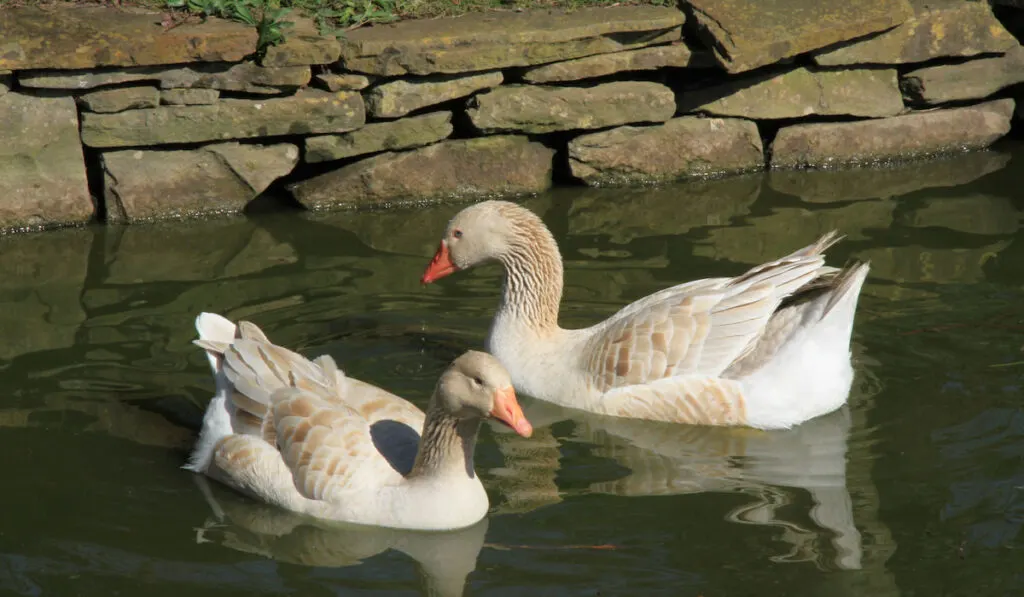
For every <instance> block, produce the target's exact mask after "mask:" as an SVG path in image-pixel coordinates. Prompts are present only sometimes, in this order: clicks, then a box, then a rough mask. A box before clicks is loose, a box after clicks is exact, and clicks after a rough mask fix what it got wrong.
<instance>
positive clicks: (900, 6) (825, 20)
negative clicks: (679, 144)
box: [687, 0, 913, 73]
mask: <svg viewBox="0 0 1024 597" xmlns="http://www.w3.org/2000/svg"><path fill="white" fill-rule="evenodd" d="M687 3H688V4H689V5H690V8H691V9H692V10H693V15H694V18H695V19H696V20H697V27H698V30H699V32H700V36H701V37H702V38H703V39H704V41H705V42H706V43H707V45H708V46H710V47H711V49H712V50H713V51H714V53H715V57H716V58H717V59H718V61H719V62H720V63H721V64H722V66H723V67H725V69H726V70H727V71H729V72H730V73H739V72H743V71H748V70H751V69H754V68H757V67H759V66H765V65H767V64H773V63H775V62H779V61H780V60H782V59H784V58H789V57H791V56H796V55H798V54H803V53H804V52H809V51H811V50H817V49H820V48H824V47H826V46H830V45H832V44H834V43H837V42H841V41H847V40H851V39H854V38H857V37H860V36H862V35H867V34H869V33H875V32H877V31H884V30H886V29H889V28H891V27H894V26H896V25H899V24H900V23H902V22H904V21H906V20H907V19H908V18H910V17H911V16H912V15H913V11H912V10H911V8H910V5H909V4H908V3H907V1H906V0H870V1H866V2H857V3H856V4H852V3H850V2H847V1H846V0H777V1H776V2H773V3H772V5H771V7H770V8H768V7H765V6H764V3H763V2H759V1H758V0H687Z"/></svg>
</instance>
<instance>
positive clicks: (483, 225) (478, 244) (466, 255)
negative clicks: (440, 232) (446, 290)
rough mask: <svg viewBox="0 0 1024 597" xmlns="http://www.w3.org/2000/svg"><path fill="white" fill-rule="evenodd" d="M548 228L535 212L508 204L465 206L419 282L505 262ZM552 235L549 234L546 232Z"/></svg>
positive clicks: (490, 203) (490, 202)
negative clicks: (490, 262)
mask: <svg viewBox="0 0 1024 597" xmlns="http://www.w3.org/2000/svg"><path fill="white" fill-rule="evenodd" d="M545 233H547V228H545V227H544V224H543V223H542V222H541V220H540V218H538V217H537V215H536V214H534V213H533V212H532V211H530V210H528V209H526V208H524V207H520V206H519V205H516V204H515V203H510V202H508V201H483V202H480V203H476V204H474V205H470V206H469V207H466V208H465V209H463V210H462V211H460V212H459V213H457V214H455V217H453V218H452V219H451V221H450V222H448V226H447V227H446V228H445V231H444V236H443V237H441V244H440V246H438V248H437V252H436V253H435V254H434V258H433V260H431V262H430V265H428V266H427V269H426V271H425V272H423V277H422V278H420V281H421V282H423V283H424V284H429V283H431V282H433V281H435V280H438V279H440V278H443V277H445V276H447V275H449V274H453V273H455V272H457V271H459V270H462V269H468V268H471V267H473V266H475V265H479V264H482V263H486V262H488V261H504V260H505V258H506V257H507V256H508V255H510V254H512V253H514V252H516V251H517V249H520V248H522V247H528V246H530V245H532V244H534V242H533V241H534V238H535V237H536V235H538V234H545ZM547 234H548V235H549V236H550V233H547Z"/></svg>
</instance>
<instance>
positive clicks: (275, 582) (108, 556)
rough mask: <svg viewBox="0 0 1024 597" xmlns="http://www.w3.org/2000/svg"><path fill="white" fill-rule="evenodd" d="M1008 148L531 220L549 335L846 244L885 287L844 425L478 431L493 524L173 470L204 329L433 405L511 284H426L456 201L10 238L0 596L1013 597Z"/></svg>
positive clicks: (0, 381) (465, 280) (1023, 431)
mask: <svg viewBox="0 0 1024 597" xmlns="http://www.w3.org/2000/svg"><path fill="white" fill-rule="evenodd" d="M1022 161H1024V153H1022V152H1021V151H1020V148H1016V147H1014V146H1012V145H1007V146H1004V148H1003V149H1002V150H1000V151H995V152H984V153H975V154H967V155H963V156H958V157H955V158H947V159H943V160H937V161H932V162H926V163H916V164H908V165H904V166H901V167H896V168H891V169H886V170H864V171H847V172H810V173H808V172H803V173H764V174H757V175H750V176H744V177H739V178H730V179H724V180H717V181H705V182H696V183H688V184H680V185H674V186H670V187H662V188H657V189H633V190H585V189H567V190H559V191H557V192H552V193H550V194H547V195H544V196H540V197H536V198H531V199H528V200H525V204H526V205H528V206H529V207H530V208H532V209H534V210H536V211H537V212H538V213H540V214H541V215H542V217H543V218H544V220H545V221H546V222H547V224H548V225H549V226H550V227H551V229H552V231H553V232H554V234H555V236H556V238H557V239H558V242H559V244H560V246H561V248H562V251H563V254H564V256H565V259H566V297H565V302H564V304H563V314H562V323H563V325H566V326H582V325H587V324H590V323H593V322H595V321H598V320H599V319H600V318H602V317H604V316H607V315H609V314H611V313H612V312H614V311H615V310H617V309H618V308H619V307H621V306H622V305H623V304H625V303H627V302H628V301H631V300H634V299H637V298H640V297H642V296H645V295H647V294H649V293H651V292H654V291H656V290H659V289H661V288H664V287H666V286H669V285H671V284H674V283H678V282H681V281H686V280H690V279H693V278H697V277H706V276H719V275H732V274H738V273H740V272H742V271H743V270H744V269H745V268H747V267H750V266H751V265H754V264H757V263H760V262H762V261H765V260H768V259H774V258H776V257H779V256H781V255H783V254H785V253H788V252H790V251H792V250H794V249H796V248H798V247H800V246H803V245H804V244H807V243H809V242H811V241H812V240H814V239H815V238H816V237H818V236H819V235H820V234H822V233H824V232H826V231H828V230H830V229H832V228H838V229H840V230H841V231H842V232H844V233H845V234H846V235H847V239H846V240H845V241H844V242H843V243H841V244H840V245H838V246H837V247H835V248H834V249H832V250H831V251H830V253H829V258H830V262H831V263H833V264H836V265H841V264H842V263H844V262H845V261H846V260H847V259H849V258H853V257H858V258H862V259H870V260H871V261H872V263H873V269H872V272H871V276H870V278H869V280H868V284H867V286H866V288H865V291H864V295H863V298H862V301H861V306H860V310H859V313H858V319H857V324H856V331H855V337H854V346H853V350H854V354H855V366H856V369H857V378H856V380H855V383H854V390H853V393H852V395H851V397H850V404H849V406H848V407H847V408H844V409H843V410H841V411H838V412H836V413H833V414H831V415H828V416H826V417H822V418H820V419H817V420H814V421H811V422H809V423H807V424H805V425H801V426H799V427H797V428H795V429H793V430H790V431H786V432H772V433H766V432H758V431H750V430H715V429H703V428H691V427H682V426H668V425H659V424H649V423H642V422H637V421H628V420H616V419H604V418H598V417H585V416H581V415H579V414H577V413H571V412H568V411H564V410H561V409H559V408H557V407H553V406H551V405H547V404H544V403H539V402H534V401H528V400H524V403H525V406H526V411H527V416H528V417H529V418H530V419H531V420H532V421H533V422H534V425H535V427H536V433H535V435H534V437H533V438H531V439H528V440H526V439H523V438H519V437H516V436H514V435H511V434H509V433H507V432H504V431H503V430H502V429H498V428H492V427H488V428H487V429H485V430H484V432H483V433H482V435H481V442H480V446H479V448H478V451H477V455H478V458H477V468H478V471H479V472H480V474H481V476H482V478H483V480H484V482H485V484H486V486H487V487H488V490H489V494H490V496H491V502H492V507H493V511H492V514H491V516H489V517H488V519H486V520H485V521H482V522H481V523H480V524H479V525H477V526H475V527H472V528H470V529H466V530H464V531H461V532H459V533H449V534H424V533H403V532H394V531H374V530H369V529H338V528H330V527H324V526H321V525H317V524H315V523H311V522H310V521H308V520H304V519H300V518H297V517H294V516H291V515H289V514H287V513H284V512H281V511H278V510H275V509H273V508H269V507H264V506H261V505H259V504H256V503H253V502H251V501H249V500H246V499H244V498H241V497H239V496H237V495H235V494H233V493H232V492H230V491H228V490H225V489H224V488H222V487H220V486H216V485H213V484H207V483H204V482H202V481H201V479H199V478H197V477H196V476H195V475H192V474H190V473H187V472H185V471H183V470H181V469H180V468H179V467H180V465H181V464H182V463H183V461H184V459H185V457H186V455H187V451H188V448H189V446H190V445H191V442H192V441H193V439H194V433H195V430H196V428H197V427H198V424H199V421H200V418H201V416H202V409H203V407H204V406H205V404H206V402H207V401H208V399H209V397H210V393H211V389H212V381H211V379H210V376H209V372H208V369H207V365H206V362H205V359H204V358H203V356H202V355H201V354H200V351H199V350H197V349H196V348H194V347H193V346H192V345H191V344H190V341H191V339H192V338H193V335H194V332H193V328H192V320H193V318H194V316H195V315H196V313H198V312H200V311H202V310H212V311H216V312H219V313H222V314H224V315H226V316H228V317H231V318H233V319H239V318H245V319H249V320H251V321H253V322H255V323H257V324H258V325H260V326H261V327H262V328H263V329H264V330H265V331H266V332H267V333H268V334H269V335H270V337H271V338H272V339H273V340H275V341H276V342H278V343H280V344H283V345H286V346H289V347H292V348H294V349H297V350H299V351H301V352H303V353H304V354H307V355H309V356H316V355H317V354H320V353H324V352H327V353H330V354H331V355H333V356H334V358H335V359H336V360H337V361H338V363H339V364H340V365H341V366H342V367H343V368H344V369H345V370H346V371H347V373H348V374H349V375H352V376H355V377H358V378H361V379H364V380H366V381H369V382H372V383H376V384H379V385H382V386H384V387H386V388H388V389H391V390H393V391H396V392H398V393H400V394H402V395H404V396H407V397H408V398H410V399H411V400H413V401H414V402H416V403H417V404H418V405H420V406H423V405H424V404H425V402H426V399H427V397H428V396H429V393H430V391H431V389H432V387H433V384H434V381H435V380H436V377H437V375H438V374H439V373H440V371H441V370H442V369H443V368H444V366H445V365H446V364H447V363H448V362H449V361H450V360H451V359H452V358H454V357H455V356H457V355H458V354H459V353H461V352H462V351H463V350H465V349H466V348H470V347H477V348H479V347H481V346H482V343H483V339H484V336H485V334H486V331H487V327H488V324H489V321H490V317H491V314H492V313H493V309H494V307H495V305H496V302H497V296H498V292H499V289H500V282H501V278H500V272H499V270H498V269H497V268H495V267H489V268H481V269H477V270H474V271H470V272H463V273H461V274H459V275H456V276H452V277H450V278H447V279H445V280H442V281H441V282H439V283H436V284H434V285H431V286H429V287H422V286H421V285H420V284H419V282H418V280H419V276H420V274H421V273H422V271H423V268H424V267H425V265H426V263H427V261H428V259H429V257H430V256H431V255H432V254H433V250H434V248H436V244H437V241H438V239H439V237H440V234H441V231H442V229H443V227H444V224H445V222H446V221H447V220H448V218H450V217H451V215H452V214H453V213H454V212H455V211H457V210H458V206H453V205H447V206H434V207H427V208H418V209H399V210H394V211H388V212H380V213H358V214H352V213H336V214H329V215H315V216H314V215H306V214H298V213H288V214H276V215H272V216H260V217H253V218H249V219H222V220H211V221H199V222H179V223H169V224H159V225H138V226H130V227H105V228H100V227H97V228H92V229H84V230H67V231H59V232H50V233H44V234H38V235H26V236H14V237H9V238H3V239H0V272H3V274H4V275H3V276H2V278H0V297H2V300H3V305H4V308H3V310H2V311H0V330H2V331H3V342H2V343H0V388H2V389H3V390H4V393H5V400H4V401H3V402H2V404H0V451H2V453H4V454H5V455H6V457H5V460H4V461H5V462H6V465H5V475H4V476H5V484H4V486H5V488H6V489H5V491H3V492H2V493H0V512H2V513H3V523H2V525H0V594H10V595H59V596H73V595H82V596H92V595H96V596H100V595H102V596H107V595H119V594H121V595H137V594H146V595H148V596H150V597H155V596H158V595H174V596H177V595H182V594H188V595H190V596H191V597H202V596H206V595H210V596H214V595H215V596H218V597H223V596H230V595H264V594H293V593H294V594H300V595H304V596H305V595H311V596H312V595H368V594H374V595H377V594H388V595H392V594H393V595H421V594H432V595H458V594H460V593H461V592H462V591H463V590H464V592H465V594H466V595H494V596H506V595H507V596H513V595H530V596H531V597H532V596H536V595H581V596H583V595H586V596H597V595H601V596H608V595H673V596H675V595H682V596H688V595H692V596H696V595H703V596H706V597H713V596H716V595H722V596H729V597H738V596H744V595H758V596H763V595H813V596H817V595H822V596H825V595H828V596H833V595H835V596H845V595H851V596H852V595H879V596H896V595H907V596H909V595H929V596H931V595H971V596H975V595H1020V594H1024V556H1022V548H1024V533H1022V531H1021V527H1022V525H1024V399H1022V398H1021V396H1022V373H1024V334H1022V331H1024V291H1022V285H1024V233H1022V232H1021V230H1020V215H1021V210H1022V208H1024V198H1022V196H1021V193H1020V191H1019V189H1020V187H1021V186H1022V184H1024V166H1022V165H1021V162H1022Z"/></svg>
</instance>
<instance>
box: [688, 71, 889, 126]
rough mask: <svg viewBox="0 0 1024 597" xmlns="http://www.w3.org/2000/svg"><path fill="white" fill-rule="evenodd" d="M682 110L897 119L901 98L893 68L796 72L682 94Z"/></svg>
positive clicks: (772, 116) (759, 116) (764, 116)
mask: <svg viewBox="0 0 1024 597" xmlns="http://www.w3.org/2000/svg"><path fill="white" fill-rule="evenodd" d="M676 104H677V105H678V106H679V111H680V112H706V113H708V114H715V115H717V116H739V117H742V118H753V119H758V120H761V119H765V120H767V119H777V118H801V117H804V116H810V115H820V116H867V117H880V116H895V115H896V114H899V113H900V112H902V111H903V109H904V108H903V98H902V96H901V95H900V89H899V84H898V83H897V80H896V71H895V70H894V69H885V70H874V69H872V70H868V69H860V70H833V71H829V70H819V69H808V68H795V69H792V70H788V71H784V72H771V73H765V74H761V75H757V76H752V77H743V78H739V79H737V80H734V81H727V82H725V83H722V84H720V85H716V86H714V87H709V88H706V89H699V90H695V91H684V92H682V93H680V94H679V95H678V96H677V97H676Z"/></svg>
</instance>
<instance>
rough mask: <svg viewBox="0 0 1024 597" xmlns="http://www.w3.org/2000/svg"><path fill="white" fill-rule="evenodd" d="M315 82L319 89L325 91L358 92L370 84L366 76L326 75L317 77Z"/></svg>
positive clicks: (369, 79)
mask: <svg viewBox="0 0 1024 597" xmlns="http://www.w3.org/2000/svg"><path fill="white" fill-rule="evenodd" d="M315 78H316V82H317V84H318V85H320V87H321V88H323V89H326V90H327V91H359V90H360V89H366V88H367V87H369V86H370V83H371V82H372V80H371V78H370V77H367V76H366V75H352V74H343V75H339V74H335V73H328V74H324V75H317V76H316V77H315Z"/></svg>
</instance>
